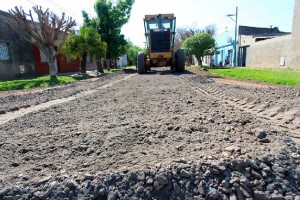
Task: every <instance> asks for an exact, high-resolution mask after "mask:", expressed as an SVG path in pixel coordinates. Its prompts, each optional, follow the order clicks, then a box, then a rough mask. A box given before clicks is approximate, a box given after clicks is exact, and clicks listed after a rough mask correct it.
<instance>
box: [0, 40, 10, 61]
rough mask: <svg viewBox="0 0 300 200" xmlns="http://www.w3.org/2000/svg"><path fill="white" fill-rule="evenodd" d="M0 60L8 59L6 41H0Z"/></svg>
mask: <svg viewBox="0 0 300 200" xmlns="http://www.w3.org/2000/svg"><path fill="white" fill-rule="evenodd" d="M0 60H9V53H8V42H1V41H0Z"/></svg>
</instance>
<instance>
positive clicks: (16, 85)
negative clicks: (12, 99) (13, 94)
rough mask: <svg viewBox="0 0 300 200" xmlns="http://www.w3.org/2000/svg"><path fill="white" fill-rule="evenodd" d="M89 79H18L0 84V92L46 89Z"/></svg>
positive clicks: (48, 77) (65, 77) (83, 77)
mask: <svg viewBox="0 0 300 200" xmlns="http://www.w3.org/2000/svg"><path fill="white" fill-rule="evenodd" d="M87 78H90V77H89V76H88V75H80V76H55V77H52V78H51V77H50V76H42V77H37V78H29V79H19V80H10V81H1V82H0V91H9V90H23V89H29V88H36V87H48V86H54V85H62V84H67V83H72V82H74V81H78V80H82V79H87Z"/></svg>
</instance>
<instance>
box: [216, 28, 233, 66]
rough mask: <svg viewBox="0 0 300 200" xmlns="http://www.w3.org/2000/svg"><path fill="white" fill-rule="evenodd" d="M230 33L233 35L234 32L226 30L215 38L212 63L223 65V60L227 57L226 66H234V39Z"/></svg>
mask: <svg viewBox="0 0 300 200" xmlns="http://www.w3.org/2000/svg"><path fill="white" fill-rule="evenodd" d="M231 35H234V32H232V31H227V30H226V31H225V32H224V33H223V34H222V35H220V36H219V37H218V38H217V39H216V44H217V47H216V50H215V55H214V56H213V59H214V64H216V65H219V66H224V64H225V60H226V59H227V58H228V60H229V64H228V65H227V66H234V41H233V40H232V38H231V37H230V36H231Z"/></svg>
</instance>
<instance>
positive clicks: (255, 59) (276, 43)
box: [249, 35, 292, 68]
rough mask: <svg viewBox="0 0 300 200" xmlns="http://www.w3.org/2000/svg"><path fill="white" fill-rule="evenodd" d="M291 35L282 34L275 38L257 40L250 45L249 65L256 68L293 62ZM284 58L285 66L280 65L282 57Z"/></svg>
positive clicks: (275, 66)
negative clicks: (289, 45)
mask: <svg viewBox="0 0 300 200" xmlns="http://www.w3.org/2000/svg"><path fill="white" fill-rule="evenodd" d="M291 38H292V37H291V36H290V35H288V36H282V37H278V38H274V39H269V40H264V41H260V42H256V43H255V44H252V45H251V46H250V55H249V56H250V57H249V65H250V67H254V68H278V67H283V68H286V67H288V66H287V64H288V63H291V61H290V59H291V56H290V50H289V48H288V47H287V46H288V44H291ZM282 57H283V58H284V60H285V64H284V66H280V59H281V58H282Z"/></svg>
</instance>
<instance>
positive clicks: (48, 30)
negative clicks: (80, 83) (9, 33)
mask: <svg viewBox="0 0 300 200" xmlns="http://www.w3.org/2000/svg"><path fill="white" fill-rule="evenodd" d="M32 9H33V11H34V12H35V14H36V15H37V22H36V21H34V19H35V18H34V17H33V16H32V13H31V10H29V13H26V12H25V11H24V10H23V9H22V8H21V7H20V9H19V8H18V7H15V9H14V10H13V9H11V10H10V11H9V14H10V16H11V19H10V20H9V21H8V24H9V26H10V27H12V28H13V29H14V30H15V31H16V32H17V33H19V35H20V36H21V37H23V38H24V39H25V40H27V41H29V42H30V43H33V44H35V45H37V46H38V47H39V49H40V50H41V51H42V52H43V53H44V54H45V55H46V57H47V59H48V63H49V73H50V76H55V75H56V70H55V59H56V57H57V54H59V53H60V51H61V48H62V46H63V43H64V41H65V40H66V38H67V34H68V31H69V30H70V29H71V28H72V27H74V26H75V25H76V23H75V20H72V18H71V17H66V16H65V13H62V16H61V17H58V16H57V15H56V14H54V13H52V12H50V11H49V9H46V10H45V11H43V10H42V8H41V7H39V6H34V7H32ZM24 32H25V33H26V34H24Z"/></svg>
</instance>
